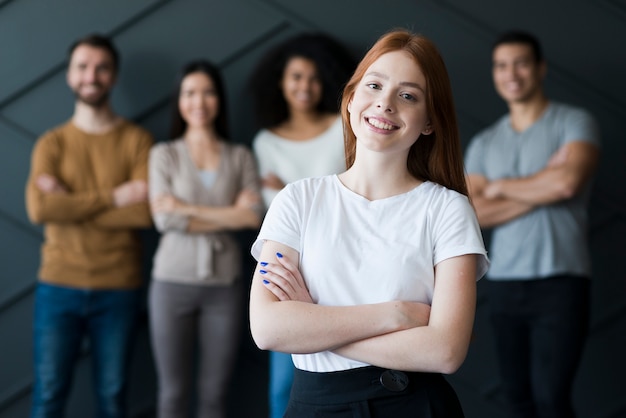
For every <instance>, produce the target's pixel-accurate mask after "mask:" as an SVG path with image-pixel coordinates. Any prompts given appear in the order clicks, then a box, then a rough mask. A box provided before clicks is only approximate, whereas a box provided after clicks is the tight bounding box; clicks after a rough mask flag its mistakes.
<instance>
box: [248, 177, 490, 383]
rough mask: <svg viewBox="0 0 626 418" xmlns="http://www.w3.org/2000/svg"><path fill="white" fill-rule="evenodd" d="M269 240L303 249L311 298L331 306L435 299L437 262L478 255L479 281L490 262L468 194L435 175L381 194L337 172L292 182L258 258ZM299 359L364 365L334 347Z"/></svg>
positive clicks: (316, 368) (327, 366) (303, 363)
mask: <svg viewBox="0 0 626 418" xmlns="http://www.w3.org/2000/svg"><path fill="white" fill-rule="evenodd" d="M264 240H272V241H276V242H279V243H282V244H284V245H287V246H289V247H292V248H294V249H295V250H297V251H298V252H299V254H300V270H301V272H302V274H303V277H304V279H305V281H306V284H307V286H308V289H309V291H310V293H311V296H312V298H313V301H314V302H315V303H318V304H320V305H326V306H347V305H359V304H369V303H378V302H384V301H390V300H409V301H416V302H424V303H430V302H431V301H432V296H433V289H434V266H435V265H436V264H437V263H439V262H441V261H443V260H445V259H448V258H451V257H455V256H459V255H463V254H480V255H482V257H480V261H479V263H478V268H477V276H476V279H477V280H478V279H479V278H480V277H482V276H483V275H484V274H485V272H486V270H487V267H488V263H489V262H488V259H487V256H486V251H485V246H484V244H483V240H482V236H481V233H480V228H479V226H478V222H477V220H476V215H475V213H474V210H473V208H472V207H471V205H470V204H469V202H468V200H467V198H466V197H465V196H463V195H461V194H460V193H457V192H455V191H451V190H449V189H446V188H445V187H442V186H440V185H437V184H435V183H432V182H425V183H422V184H421V185H420V186H418V187H416V188H414V189H413V190H411V191H409V192H407V193H403V194H400V195H396V196H392V197H389V198H386V199H379V200H375V201H370V200H368V199H366V198H364V197H363V196H360V195H358V194H356V193H354V192H352V191H351V190H349V189H348V188H346V187H345V186H344V185H343V184H342V183H341V181H340V180H339V178H338V177H337V176H336V175H330V176H325V177H318V178H309V179H304V180H300V181H297V182H294V183H291V184H289V185H287V186H286V187H285V188H284V189H283V190H281V192H280V193H279V194H278V196H276V198H275V199H274V202H273V203H272V206H271V207H270V209H269V211H268V213H267V215H266V217H265V220H264V222H263V225H262V227H261V230H260V232H259V235H258V237H257V240H256V241H255V242H254V244H253V246H252V255H253V256H254V257H255V258H256V259H257V260H258V257H259V254H260V252H261V248H262V246H263V241H264ZM293 360H294V364H295V365H296V367H298V368H299V369H302V370H308V371H313V372H328V371H336V370H345V369H351V368H356V367H362V366H365V365H366V364H364V363H361V362H358V361H354V360H350V359H347V358H345V357H342V356H339V355H337V354H334V353H331V352H329V351H325V352H319V353H314V354H295V355H293Z"/></svg>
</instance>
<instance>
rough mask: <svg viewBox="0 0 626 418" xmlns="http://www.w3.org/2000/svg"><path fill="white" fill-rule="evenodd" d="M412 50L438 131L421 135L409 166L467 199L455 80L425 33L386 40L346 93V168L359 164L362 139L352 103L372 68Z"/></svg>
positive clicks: (343, 104) (367, 59) (380, 42)
mask: <svg viewBox="0 0 626 418" xmlns="http://www.w3.org/2000/svg"><path fill="white" fill-rule="evenodd" d="M394 51H404V52H407V53H408V54H409V55H410V56H411V57H412V58H413V59H414V60H415V62H416V63H417V65H418V66H419V67H420V69H421V70H422V73H423V74H424V78H425V79H426V91H425V97H426V110H427V113H428V117H429V120H430V124H431V127H432V130H433V132H432V133H431V134H430V135H428V136H422V137H420V138H419V139H418V140H417V141H415V143H414V144H413V145H412V146H411V148H410V150H409V155H408V158H407V168H408V170H409V173H411V175H412V176H414V177H415V178H417V179H419V180H427V181H432V182H435V183H438V184H440V185H442V186H445V187H447V188H449V189H452V190H456V191H457V192H459V193H462V194H464V195H466V196H467V186H466V183H465V173H464V168H463V152H462V150H461V141H460V139H459V128H458V125H457V120H456V111H455V108H454V100H453V97H452V88H451V86H450V78H449V77H448V71H447V70H446V66H445V63H444V62H443V59H442V58H441V55H440V54H439V52H438V50H437V48H436V47H435V45H434V44H433V43H432V42H431V41H430V40H429V39H427V38H425V37H424V36H421V35H417V34H413V33H411V32H409V31H406V30H403V29H399V30H393V31H391V32H389V33H387V34H385V35H383V36H381V37H380V38H379V39H378V41H376V43H375V44H374V46H372V48H371V49H370V50H369V51H368V52H367V53H366V54H365V56H364V57H363V59H362V60H361V62H360V63H359V65H358V67H357V69H356V70H355V72H354V74H353V75H352V78H351V79H350V81H349V82H348V84H347V85H346V87H345V88H344V90H343V96H342V99H341V116H342V118H343V127H344V141H345V151H346V166H347V167H348V168H350V167H351V166H352V164H354V158H355V155H356V137H355V135H354V132H353V131H352V125H350V115H349V113H348V103H349V102H350V100H352V97H353V95H354V91H355V89H356V87H357V84H358V83H359V82H360V81H361V79H362V78H363V76H364V75H365V73H366V71H367V69H368V68H369V67H370V66H371V65H372V64H373V63H374V61H376V60H377V59H378V58H379V57H380V56H381V55H384V54H386V53H388V52H394Z"/></svg>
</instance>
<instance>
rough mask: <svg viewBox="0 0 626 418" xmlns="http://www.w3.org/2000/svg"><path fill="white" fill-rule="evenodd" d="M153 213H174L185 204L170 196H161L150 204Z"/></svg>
mask: <svg viewBox="0 0 626 418" xmlns="http://www.w3.org/2000/svg"><path fill="white" fill-rule="evenodd" d="M150 204H151V206H152V210H153V211H154V212H155V213H174V212H178V211H180V210H181V209H182V208H183V207H184V206H185V204H184V203H183V202H182V201H180V200H178V199H177V198H175V197H174V196H172V195H171V194H162V195H159V196H157V197H155V198H154V199H153V200H152V202H150Z"/></svg>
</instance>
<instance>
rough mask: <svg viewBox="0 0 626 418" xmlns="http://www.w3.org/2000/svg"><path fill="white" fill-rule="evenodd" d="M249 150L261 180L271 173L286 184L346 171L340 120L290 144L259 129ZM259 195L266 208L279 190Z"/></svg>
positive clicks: (267, 190)
mask: <svg viewBox="0 0 626 418" xmlns="http://www.w3.org/2000/svg"><path fill="white" fill-rule="evenodd" d="M252 149H253V151H254V156H255V157H256V159H257V162H258V166H259V174H260V175H261V177H265V176H266V175H267V174H268V173H274V174H276V175H277V176H278V178H279V179H281V180H282V181H283V183H285V184H288V183H291V182H292V181H296V180H300V179H303V178H306V177H319V176H325V175H327V174H336V173H341V172H343V171H345V170H346V159H345V156H344V155H345V152H344V145H343V125H342V122H341V117H338V118H337V119H336V120H335V122H333V124H332V125H331V126H330V127H329V128H328V129H327V130H326V131H324V132H322V133H321V134H320V135H318V136H316V137H315V138H311V139H307V140H304V141H293V140H290V139H286V138H283V137H280V136H278V135H276V134H274V133H272V132H271V131H269V130H267V129H262V130H261V131H259V133H258V134H257V135H256V136H255V138H254V140H253V141H252ZM261 193H262V195H263V201H264V203H265V205H266V206H269V205H270V203H271V202H272V199H274V197H275V196H276V194H277V193H278V190H275V189H268V188H263V189H262V191H261Z"/></svg>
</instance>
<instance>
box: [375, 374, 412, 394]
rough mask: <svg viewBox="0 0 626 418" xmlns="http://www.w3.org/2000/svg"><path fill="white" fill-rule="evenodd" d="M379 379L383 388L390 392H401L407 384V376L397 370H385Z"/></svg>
mask: <svg viewBox="0 0 626 418" xmlns="http://www.w3.org/2000/svg"><path fill="white" fill-rule="evenodd" d="M379 380H380V384H381V385H383V387H384V388H385V389H387V390H390V391H392V392H402V391H403V390H404V389H406V388H407V386H409V377H408V376H407V375H406V373H404V372H401V371H399V370H385V371H384V372H382V373H381V374H380V379H379Z"/></svg>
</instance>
